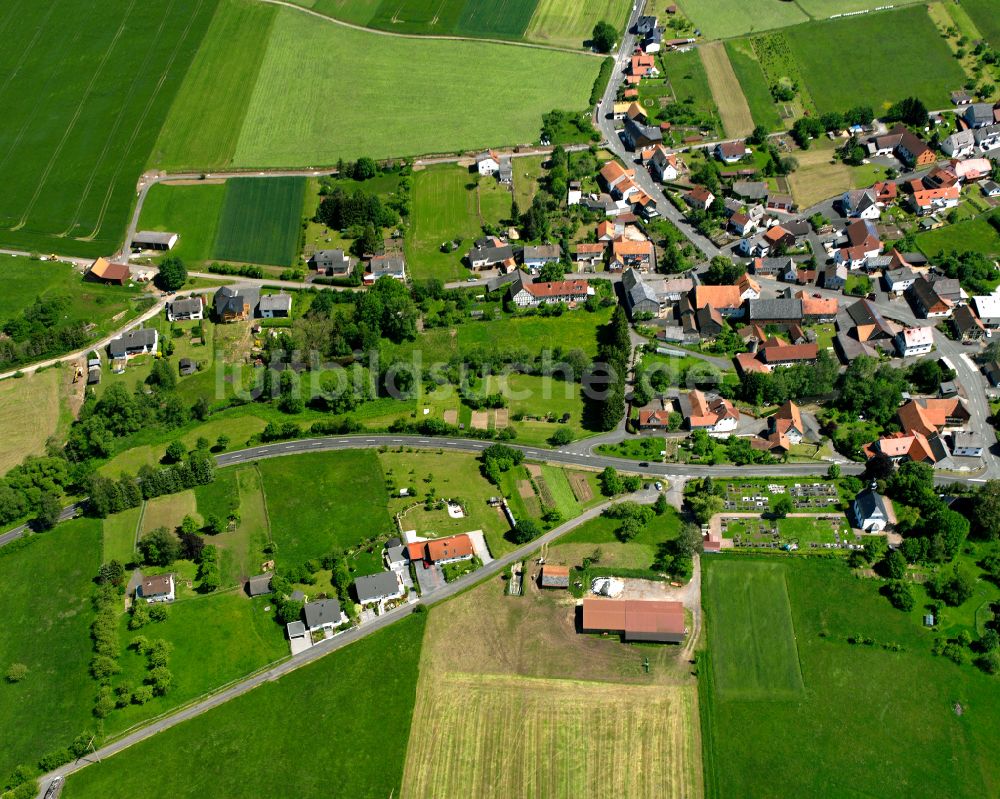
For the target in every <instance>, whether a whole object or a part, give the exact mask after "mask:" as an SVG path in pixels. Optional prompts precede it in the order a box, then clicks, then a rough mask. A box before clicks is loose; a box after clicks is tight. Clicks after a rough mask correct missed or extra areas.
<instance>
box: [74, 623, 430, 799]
mask: <svg viewBox="0 0 1000 799" xmlns="http://www.w3.org/2000/svg"><path fill="white" fill-rule="evenodd" d="M425 619H426V616H410V617H409V618H406V619H403V620H401V621H398V622H397V623H395V624H393V625H392V626H391V627H389V628H387V629H385V630H382V631H380V632H377V633H375V634H374V635H372V636H370V637H369V638H365V639H364V640H362V641H358V642H356V643H353V644H351V645H350V646H348V647H346V648H345V649H343V650H342V651H339V652H335V653H333V654H330V655H327V656H326V657H324V658H322V659H320V660H318V661H317V662H316V663H313V664H310V665H308V666H305V667H303V668H300V669H298V670H296V671H293V672H291V673H290V674H288V675H286V676H285V677H283V678H282V679H280V680H277V681H275V682H267V683H265V684H263V685H261V686H259V687H258V688H255V689H254V690H253V691H251V692H249V693H248V694H246V695H244V696H241V697H239V698H237V699H234V700H232V701H230V702H227V703H226V704H224V705H221V706H220V707H216V708H214V709H212V710H210V711H208V712H207V713H204V714H202V715H200V716H197V717H196V718H194V719H192V720H190V721H187V722H184V723H183V724H180V725H178V726H176V727H173V728H172V729H169V730H167V731H165V732H162V733H159V734H158V735H156V736H154V737H153V738H150V739H149V740H147V741H145V742H143V743H141V744H137V745H136V746H132V747H130V748H128V749H126V750H125V751H123V752H122V753H121V754H119V755H116V756H115V757H112V758H109V759H107V760H104V761H103V762H101V763H100V764H97V765H92V766H89V767H88V768H86V769H84V770H83V771H81V772H79V773H78V774H75V775H74V776H72V777H70V779H69V780H68V781H67V783H66V787H65V789H64V790H63V793H62V796H64V797H66V799H88V797H94V799H97V797H101V799H103V797H107V796H123V795H129V794H135V793H138V792H143V791H155V792H158V793H169V794H170V795H171V796H173V797H175V798H176V799H201V797H204V796H208V795H215V796H246V797H251V796H253V797H267V796H295V797H297V799H328V797H330V796H331V784H332V783H331V780H335V782H336V788H335V790H336V793H337V794H338V795H341V796H350V797H357V799H384V798H385V797H387V796H390V795H398V794H399V791H400V787H401V781H402V774H403V762H404V759H405V756H406V746H407V740H408V732H409V729H410V721H411V718H412V715H413V703H414V700H415V687H416V672H417V663H418V661H419V657H420V645H421V639H422V636H423V632H424V620H425ZM87 679H89V678H87ZM359 703H363V708H362V706H361V704H359ZM250 719H253V723H252V724H250V723H248V720H250ZM310 752H315V753H316V754H317V755H320V756H321V757H322V758H326V759H327V761H326V762H328V763H337V764H340V767H338V768H337V771H336V774H335V775H331V773H330V772H329V771H328V770H327V769H325V768H319V767H311V765H312V761H309V757H308V756H309V754H310ZM222 762H224V763H225V764H226V767H225V768H224V769H220V768H219V764H220V763H222ZM151 763H155V764H156V767H155V768H151V767H150V764H151ZM178 775H183V779H179V778H178Z"/></svg>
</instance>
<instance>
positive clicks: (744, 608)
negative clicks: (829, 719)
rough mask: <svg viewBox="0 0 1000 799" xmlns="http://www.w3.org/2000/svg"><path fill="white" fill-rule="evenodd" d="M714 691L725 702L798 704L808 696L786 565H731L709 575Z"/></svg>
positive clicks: (707, 583) (707, 579) (725, 562)
mask: <svg viewBox="0 0 1000 799" xmlns="http://www.w3.org/2000/svg"><path fill="white" fill-rule="evenodd" d="M705 593H706V595H707V599H706V603H705V604H706V607H707V608H709V609H710V611H709V612H710V613H711V617H710V618H711V624H710V626H709V642H710V648H711V651H712V664H713V667H714V670H713V677H714V684H715V690H716V693H717V695H718V696H719V697H720V698H726V699H759V698H777V697H783V698H787V699H794V698H795V697H796V696H798V695H800V694H801V693H802V690H803V686H802V674H801V672H800V671H799V659H798V654H797V652H796V649H795V631H794V629H793V627H792V614H791V609H790V608H789V606H788V592H787V590H786V588H785V578H784V567H783V566H782V565H781V564H777V563H775V564H770V563H753V564H749V565H744V564H741V563H739V562H737V561H732V560H726V561H724V562H723V563H722V566H721V567H715V568H712V569H710V570H706V574H705Z"/></svg>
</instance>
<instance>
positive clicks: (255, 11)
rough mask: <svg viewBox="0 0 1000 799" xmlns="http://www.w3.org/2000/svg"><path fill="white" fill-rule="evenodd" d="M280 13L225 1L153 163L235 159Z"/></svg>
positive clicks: (178, 167)
mask: <svg viewBox="0 0 1000 799" xmlns="http://www.w3.org/2000/svg"><path fill="white" fill-rule="evenodd" d="M277 14H278V8H277V6H273V5H267V4H264V3H260V2H258V0H220V2H219V7H218V11H216V13H215V16H214V17H213V18H212V24H211V25H209V27H208V30H207V32H206V33H205V43H204V46H203V47H201V48H200V49H199V50H198V54H197V55H196V56H195V58H194V60H193V61H192V62H191V68H190V69H189V70H188V73H187V75H186V76H185V78H184V82H183V83H182V84H181V87H180V90H179V91H178V92H177V99H176V100H175V101H174V104H173V107H172V108H171V111H170V114H169V115H168V116H167V119H166V122H165V124H164V125H163V130H161V131H160V135H159V138H158V139H157V140H156V146H155V148H154V149H153V153H152V155H151V157H150V164H151V165H152V166H155V167H158V168H160V169H167V170H171V171H175V172H177V171H182V170H197V169H204V168H205V167H211V166H224V165H227V164H229V163H230V162H231V160H232V156H233V152H234V151H235V149H236V142H237V141H238V139H239V137H240V125H241V123H242V121H243V117H244V115H245V114H246V108H247V105H248V104H249V102H250V97H251V96H252V95H253V90H254V86H256V85H257V77H258V75H259V73H260V66H261V63H262V61H263V59H262V58H261V53H263V52H264V50H265V49H266V48H267V40H268V37H269V36H270V34H271V26H272V25H273V24H274V19H275V17H276V16H277ZM317 22H319V20H317ZM213 241H214V238H213ZM182 244H183V242H182Z"/></svg>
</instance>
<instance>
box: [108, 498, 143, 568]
mask: <svg viewBox="0 0 1000 799" xmlns="http://www.w3.org/2000/svg"><path fill="white" fill-rule="evenodd" d="M141 516H142V506H141V505H140V506H139V507H137V508H129V509H128V510H123V511H122V512H121V513H114V514H112V515H111V516H108V517H107V518H106V519H104V520H103V522H102V523H101V524H102V527H103V536H102V541H103V543H104V547H103V553H104V554H103V561H104V562H105V563H107V562H109V561H112V560H117V561H118V562H119V563H121V564H122V565H124V564H127V563H131V562H132V556H133V555H134V554H135V533H136V529H137V528H138V527H139V519H140V518H141Z"/></svg>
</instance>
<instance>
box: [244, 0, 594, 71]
mask: <svg viewBox="0 0 1000 799" xmlns="http://www.w3.org/2000/svg"><path fill="white" fill-rule="evenodd" d="M257 2H258V3H267V4H268V5H273V6H284V7H285V8H291V9H293V10H295V11H300V12H302V13H303V14H309V15H310V16H313V17H316V18H317V19H322V20H326V21H327V22H332V23H333V24H334V25H340V26H341V27H344V28H351V29H352V30H356V31H362V32H364V33H375V34H377V35H379V36H393V37H395V38H397V39H417V40H420V39H439V40H441V41H450V42H489V43H491V44H507V45H510V46H511V47H530V48H532V49H535V50H554V51H555V52H557V53H572V54H573V55H586V56H591V57H594V58H606V56H605V55H604V54H602V53H594V52H591V51H590V50H574V49H572V48H568V47H556V46H555V45H552V44H538V43H536V42H519V41H515V40H512V39H489V38H485V37H480V36H448V35H445V34H440V33H427V34H424V33H396V32H395V31H385V30H379V29H378V28H366V27H365V26H364V25H356V24H355V23H353V22H346V21H344V20H342V19H337V18H336V17H331V16H329V15H327V14H323V13H320V12H319V11H315V10H313V9H311V8H305V7H303V6H299V5H296V4H295V3H291V2H288V0H257Z"/></svg>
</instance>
